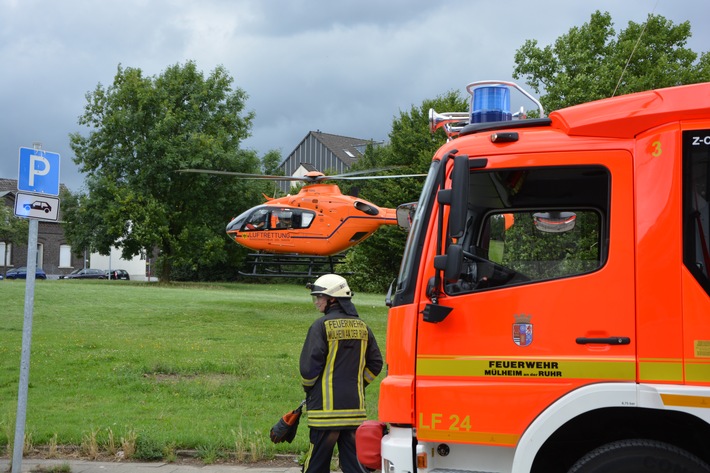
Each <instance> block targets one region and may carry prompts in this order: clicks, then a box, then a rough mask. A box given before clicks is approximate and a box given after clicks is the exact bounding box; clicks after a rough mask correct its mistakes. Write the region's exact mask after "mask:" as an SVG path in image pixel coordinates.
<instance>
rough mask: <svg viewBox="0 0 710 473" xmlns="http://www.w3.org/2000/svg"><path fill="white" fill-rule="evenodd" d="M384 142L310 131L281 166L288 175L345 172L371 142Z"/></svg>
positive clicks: (283, 187) (284, 188)
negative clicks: (312, 172) (310, 172)
mask: <svg viewBox="0 0 710 473" xmlns="http://www.w3.org/2000/svg"><path fill="white" fill-rule="evenodd" d="M381 144H382V142H378V141H373V140H365V139H361V138H351V137H348V136H340V135H332V134H330V133H323V132H321V131H320V130H317V131H310V132H308V134H307V135H306V136H305V138H303V140H301V142H300V143H299V144H298V146H296V148H295V149H294V150H293V151H292V152H291V154H289V155H288V156H287V157H286V159H284V160H283V161H282V162H281V164H280V165H279V169H282V170H283V174H284V175H285V176H303V175H304V174H306V173H307V172H309V171H320V172H328V173H331V174H341V173H344V172H347V171H348V170H349V169H350V168H351V167H352V165H353V164H355V162H357V161H358V160H359V159H360V158H361V157H362V156H363V155H364V154H365V149H366V148H367V146H368V145H372V146H379V145H381ZM279 185H280V186H281V190H282V191H284V192H288V191H289V188H290V187H291V185H294V186H295V185H296V183H289V182H282V183H280V184H279Z"/></svg>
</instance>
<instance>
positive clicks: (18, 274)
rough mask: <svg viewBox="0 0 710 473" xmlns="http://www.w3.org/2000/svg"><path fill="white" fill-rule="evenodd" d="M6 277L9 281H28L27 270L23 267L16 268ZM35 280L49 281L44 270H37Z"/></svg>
mask: <svg viewBox="0 0 710 473" xmlns="http://www.w3.org/2000/svg"><path fill="white" fill-rule="evenodd" d="M5 277H6V278H7V279H27V268H26V267H25V266H22V267H20V268H14V269H11V270H9V271H8V272H7V273H6V274H5ZM35 279H47V273H45V272H44V271H43V270H42V268H37V269H36V270H35Z"/></svg>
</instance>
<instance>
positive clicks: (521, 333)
mask: <svg viewBox="0 0 710 473" xmlns="http://www.w3.org/2000/svg"><path fill="white" fill-rule="evenodd" d="M530 319H531V316H529V315H526V314H520V315H518V314H516V315H515V323H514V324H513V341H514V342H515V344H516V345H518V346H520V347H526V346H528V345H530V344H531V343H532V341H533V324H531V323H530Z"/></svg>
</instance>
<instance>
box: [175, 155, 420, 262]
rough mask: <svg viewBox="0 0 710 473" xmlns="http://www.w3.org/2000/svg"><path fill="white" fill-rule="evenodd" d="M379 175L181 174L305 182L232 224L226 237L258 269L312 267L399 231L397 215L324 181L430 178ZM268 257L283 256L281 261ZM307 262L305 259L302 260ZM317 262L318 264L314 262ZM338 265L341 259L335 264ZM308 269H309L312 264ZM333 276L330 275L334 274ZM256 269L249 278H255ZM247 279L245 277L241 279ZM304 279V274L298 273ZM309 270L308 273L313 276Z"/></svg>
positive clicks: (237, 218)
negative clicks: (386, 228)
mask: <svg viewBox="0 0 710 473" xmlns="http://www.w3.org/2000/svg"><path fill="white" fill-rule="evenodd" d="M379 171H383V169H375V170H369V171H356V172H351V173H345V174H338V175H333V176H326V175H325V174H323V173H322V172H318V171H310V172H307V173H306V174H305V175H304V176H302V177H301V176H275V175H261V174H247V173H238V172H229V171H212V170H203V169H183V170H181V172H196V173H207V174H221V175H230V176H235V177H238V178H247V179H270V180H275V181H302V182H304V183H305V185H304V186H303V187H302V188H301V189H300V191H299V192H298V194H295V195H287V196H286V197H279V198H270V197H267V196H264V197H266V202H265V203H264V204H262V205H258V206H256V207H253V208H251V209H249V210H247V211H245V212H243V213H242V214H241V215H239V216H237V217H235V218H234V219H232V221H231V222H229V224H228V225H227V229H226V231H227V235H229V237H230V238H231V239H232V240H234V241H235V242H236V243H238V244H239V245H242V246H244V247H246V248H249V249H252V250H255V251H258V252H260V253H259V254H255V255H252V256H255V257H258V259H257V265H259V264H274V265H276V266H278V265H285V264H294V263H298V262H301V263H303V262H306V259H307V260H308V262H312V261H314V260H315V259H317V258H321V259H327V260H328V262H330V264H331V270H332V264H333V263H334V260H333V259H332V258H331V257H335V256H337V255H341V254H342V252H344V251H345V250H347V249H349V248H351V247H353V246H355V245H357V244H359V243H361V242H362V241H364V240H365V239H366V238H367V237H369V236H370V235H372V234H373V233H374V232H375V231H376V230H377V229H378V228H379V227H380V226H382V225H396V224H397V216H396V209H390V208H385V207H378V206H377V205H375V204H373V203H372V202H368V201H366V200H364V199H361V198H359V197H356V196H352V195H346V194H343V193H342V192H341V191H340V188H339V187H338V186H337V185H336V184H332V183H329V182H325V181H335V180H361V179H393V178H403V177H422V176H426V174H402V175H365V174H371V173H373V172H379ZM269 255H272V256H273V255H280V257H279V258H274V257H269ZM304 258H305V259H304ZM314 258H315V259H314ZM335 262H337V258H336V261H335ZM309 265H310V263H309ZM331 272H332V271H331ZM257 273H258V271H257V269H256V265H255V267H254V271H253V272H252V273H249V274H250V275H264V274H257ZM243 274H244V273H243ZM299 275H301V273H299ZM308 275H311V273H310V268H309V274H308Z"/></svg>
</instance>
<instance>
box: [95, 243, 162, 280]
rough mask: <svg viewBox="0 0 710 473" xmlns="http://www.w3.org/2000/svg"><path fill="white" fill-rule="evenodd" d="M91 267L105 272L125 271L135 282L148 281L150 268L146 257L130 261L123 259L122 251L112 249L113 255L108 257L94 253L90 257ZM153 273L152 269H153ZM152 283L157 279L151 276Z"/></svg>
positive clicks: (138, 257)
mask: <svg viewBox="0 0 710 473" xmlns="http://www.w3.org/2000/svg"><path fill="white" fill-rule="evenodd" d="M89 267H90V268H96V269H102V270H104V271H112V270H114V269H125V270H126V271H128V274H129V275H130V276H131V280H134V281H147V280H148V274H149V268H148V266H147V260H146V259H145V256H143V255H141V256H136V257H134V258H132V259H130V260H125V259H123V258H122V257H121V250H120V249H118V248H115V247H111V254H110V255H108V256H104V255H100V254H98V253H92V254H91V256H90V257H89ZM151 273H152V269H151ZM150 279H151V280H152V281H154V280H155V277H154V276H153V275H152V274H151V278H150Z"/></svg>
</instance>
